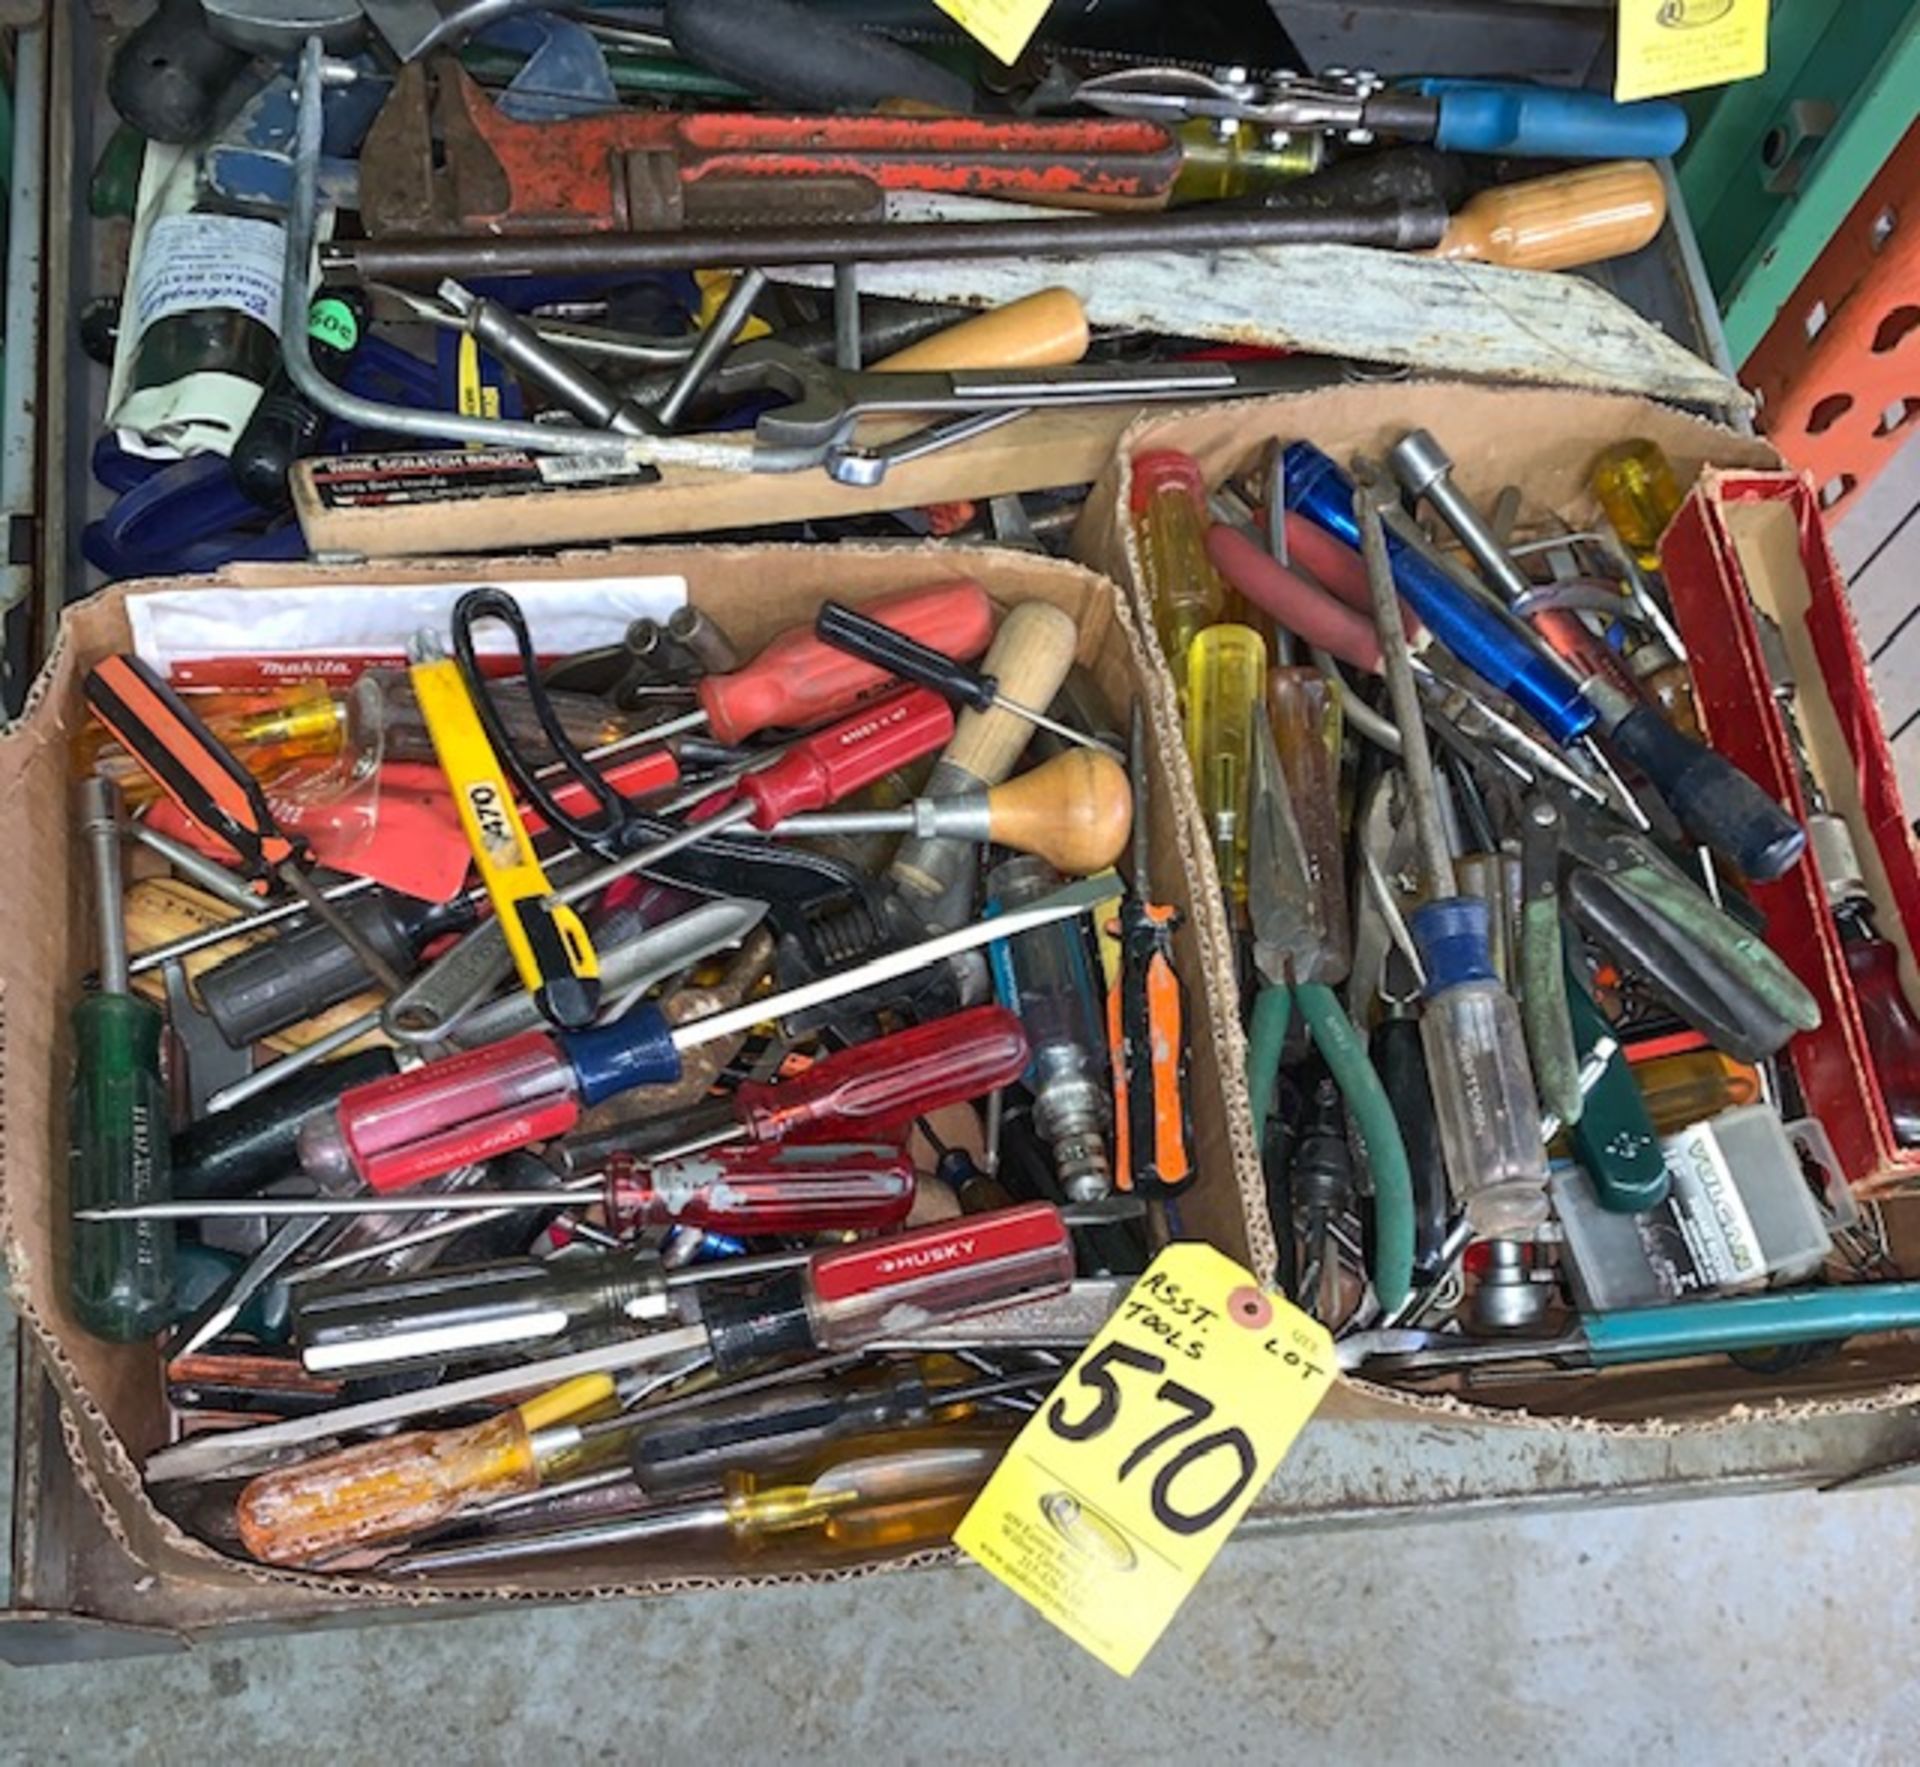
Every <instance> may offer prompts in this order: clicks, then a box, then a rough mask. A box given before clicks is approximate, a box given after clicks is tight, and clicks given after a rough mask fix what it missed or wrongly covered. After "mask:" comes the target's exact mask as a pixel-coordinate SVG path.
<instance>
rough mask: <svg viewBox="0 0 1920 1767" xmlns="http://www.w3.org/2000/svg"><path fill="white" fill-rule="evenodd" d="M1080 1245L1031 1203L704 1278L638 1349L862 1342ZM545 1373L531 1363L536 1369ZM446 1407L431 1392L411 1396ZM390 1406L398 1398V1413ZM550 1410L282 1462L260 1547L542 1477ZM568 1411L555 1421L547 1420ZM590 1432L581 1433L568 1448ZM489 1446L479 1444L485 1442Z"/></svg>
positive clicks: (360, 1534)
mask: <svg viewBox="0 0 1920 1767" xmlns="http://www.w3.org/2000/svg"><path fill="white" fill-rule="evenodd" d="M1072 1278H1073V1245H1072V1241H1071V1239H1070V1238H1069V1236H1068V1231H1067V1228H1066V1225H1065V1223H1064V1222H1063V1221H1062V1220H1061V1218H1060V1216H1059V1214H1058V1212H1057V1211H1056V1210H1054V1209H1052V1208H1050V1207H1048V1206H1047V1205H1046V1204H1044V1203H1028V1204H1025V1205H1022V1206H1021V1207H1018V1208H1013V1209H1006V1210H1002V1211H1000V1212H999V1213H997V1214H992V1215H972V1216H968V1217H966V1218H964V1219H963V1220H960V1221H956V1222H942V1223H940V1224H939V1225H937V1226H934V1227H924V1228H920V1229H917V1230H915V1231H913V1232H909V1233H903V1234H897V1235H894V1236H893V1237H891V1238H887V1239H879V1240H873V1241H869V1242H866V1243H863V1244H860V1245H854V1246H843V1247H835V1248H833V1249H831V1250H828V1251H821V1252H815V1253H814V1254H813V1255H812V1256H811V1257H810V1258H809V1259H808V1260H807V1261H806V1264H805V1265H804V1267H802V1268H799V1269H791V1270H788V1271H786V1272H784V1273H782V1274H779V1275H776V1276H773V1277H771V1278H768V1279H766V1280H764V1281H761V1282H757V1283H745V1284H732V1283H715V1284H713V1285H712V1286H711V1287H710V1288H705V1289H703V1290H702V1291H701V1293H702V1298H701V1302H700V1314H701V1319H702V1323H701V1324H699V1325H694V1326H687V1327H682V1328H679V1329H674V1330H668V1331H661V1332H656V1333H654V1334H652V1335H651V1337H649V1338H646V1339H643V1340H641V1341H640V1342H638V1343H636V1344H633V1345H631V1346H629V1347H628V1353H627V1354H628V1359H629V1360H630V1365H632V1366H639V1365H641V1364H643V1363H646V1362H658V1361H662V1360H665V1359H667V1358H670V1357H679V1356H685V1355H686V1354H688V1353H689V1352H698V1351H706V1352H709V1353H710V1354H711V1356H712V1358H713V1364H714V1367H715V1368H716V1370H718V1371H719V1372H721V1373H728V1372H731V1371H733V1370H735V1369H738V1368H742V1367H745V1366H748V1365H750V1364H753V1363H756V1362H759V1361H762V1360H766V1359H769V1358H774V1357H780V1356H785V1355H790V1354H795V1353H800V1354H805V1353H808V1352H812V1351H821V1350H829V1351H837V1350H850V1349H857V1348H859V1347H861V1346H863V1345H865V1344H868V1343H872V1342H875V1341H877V1340H880V1339H881V1338H883V1337H884V1336H885V1335H886V1334H887V1333H889V1332H892V1331H895V1330H896V1329H897V1328H898V1326H899V1324H900V1322H901V1320H902V1319H903V1318H907V1317H910V1318H912V1319H914V1320H915V1321H916V1322H917V1324H923V1323H926V1322H931V1321H936V1320H946V1319H955V1318H959V1317H962V1316H964V1315H966V1314H969V1313H976V1312H982V1311H985V1310H988V1309H990V1308H994V1307H1001V1306H1007V1305H1010V1304H1012V1303H1014V1302H1016V1301H1028V1300H1039V1299H1041V1298H1043V1297H1045V1296H1048V1295H1052V1294H1058V1293H1060V1292H1062V1291H1063V1290H1064V1289H1065V1288H1066V1287H1067V1285H1068V1284H1069V1283H1070V1282H1071V1281H1072ZM527 1378H531V1377H528V1376H525V1375H523V1380H524V1379H527ZM412 1397H415V1398H417V1399H419V1400H420V1401H421V1404H420V1407H419V1408H420V1409H433V1408H436V1407H435V1404H434V1396H433V1395H432V1394H431V1393H426V1394H420V1395H413V1396H412ZM361 1409H363V1408H360V1407H352V1406H349V1407H345V1408H342V1410H341V1412H339V1413H336V1414H335V1417H334V1419H333V1420H332V1427H331V1430H330V1429H329V1420H328V1419H327V1416H326V1414H325V1413H321V1414H320V1415H319V1417H318V1418H315V1419H302V1420H299V1421H300V1423H301V1424H303V1425H306V1426H308V1427H306V1428H297V1429H288V1428H287V1427H286V1426H277V1427H275V1426H270V1427H269V1429H268V1430H263V1431H255V1432H249V1433H250V1434H252V1435H253V1436H254V1438H255V1440H256V1441H258V1442H261V1443H263V1444H264V1443H265V1442H268V1441H289V1440H311V1439H312V1438H313V1436H315V1435H318V1434H324V1433H341V1432H343V1431H344V1430H345V1429H346V1428H348V1427H353V1426H352V1425H351V1423H350V1422H349V1421H347V1420H349V1419H351V1418H353V1416H354V1414H355V1412H356V1411H359V1410H361ZM390 1409H391V1407H384V1408H383V1411H384V1410H390ZM542 1421H543V1420H534V1419H529V1418H527V1417H526V1416H524V1415H520V1414H516V1413H515V1412H508V1413H506V1414H504V1415H503V1416H502V1417H498V1418H491V1419H489V1420H487V1421H486V1422H485V1423H482V1424H477V1425H472V1426H468V1427H467V1428H465V1429H456V1430H447V1431H439V1432H418V1433H414V1434H410V1435H401V1436H390V1437H386V1438H384V1439H382V1440H379V1441H375V1442H369V1443H365V1444H363V1445H361V1446H358V1447H353V1448H347V1449H344V1450H341V1451H340V1452H338V1453H335V1454H328V1455H322V1456H321V1457H319V1458H318V1459H315V1460H309V1461H306V1462H303V1463H301V1464H299V1465H296V1466H291V1467H287V1468H284V1469H279V1470H276V1471H273V1472H269V1473H267V1474H265V1475H263V1476H262V1477H260V1478H258V1479H255V1480H254V1481H252V1483H250V1484H249V1485H248V1486H247V1488H246V1489H245V1490H244V1491H243V1492H242V1493H241V1496H240V1502H239V1515H240V1521H241V1534H242V1538H243V1540H245V1542H246V1546H247V1550H248V1551H249V1552H251V1553H252V1554H253V1555H254V1556H255V1557H256V1558H259V1559H262V1560H264V1561H265V1562H267V1563H269V1564H291V1563H301V1562H304V1561H306V1560H308V1559H311V1558H314V1557H318V1556H320V1555H321V1554H322V1553H327V1552H334V1551H338V1550H341V1549H342V1548H345V1547H347V1546H354V1545H364V1544H367V1543H369V1542H372V1541H377V1540H386V1539H394V1538H397V1537H398V1536H400V1535H403V1534H406V1533H411V1532H414V1531H416V1530H417V1529H419V1528H421V1527H424V1526H426V1525H428V1524H429V1523H431V1522H436V1521H440V1520H443V1519H444V1518H445V1517H446V1516H448V1515H451V1514H454V1513H457V1511H458V1510H459V1509H461V1508H465V1507H468V1506H470V1505H471V1504H473V1503H476V1502H481V1501H484V1500H486V1499H487V1498H490V1497H496V1496H500V1495H502V1494H503V1493H504V1492H506V1491H508V1490H528V1489H531V1488H533V1486H534V1485H536V1484H538V1483H539V1478H540V1463H541V1459H542V1453H541V1450H542V1446H543V1444H540V1443H539V1442H538V1441H537V1436H536V1432H537V1431H538V1430H539V1428H540V1427H541V1426H542ZM549 1421H557V1420H549ZM575 1446H576V1443H575V1442H574V1441H572V1440H571V1439H569V1440H568V1441H567V1442H566V1447H567V1448H568V1449H572V1448H573V1447H575ZM476 1449H479V1450H480V1452H475V1450H476Z"/></svg>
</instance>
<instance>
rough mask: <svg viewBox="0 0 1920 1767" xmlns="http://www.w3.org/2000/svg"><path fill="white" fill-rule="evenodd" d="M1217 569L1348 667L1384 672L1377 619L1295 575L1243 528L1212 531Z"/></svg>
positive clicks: (1216, 527) (1209, 539)
mask: <svg viewBox="0 0 1920 1767" xmlns="http://www.w3.org/2000/svg"><path fill="white" fill-rule="evenodd" d="M1207 556H1208V557H1209V558H1210V559H1212V560H1213V568H1214V569H1215V570H1217V571H1218V572H1219V573H1220V574H1221V576H1223V577H1225V578H1226V580H1227V581H1228V582H1229V583H1231V584H1232V585H1233V586H1234V588H1236V589H1238V590H1239V591H1240V593H1241V594H1242V595H1244V596H1245V597H1246V598H1247V599H1248V600H1249V601H1250V602H1252V603H1253V605H1254V606H1255V607H1257V608H1259V609H1260V610H1261V611H1262V612H1263V613H1268V614H1271V615H1272V616H1273V617H1274V619H1275V620H1277V621H1278V622H1279V623H1280V624H1281V625H1282V626H1284V627H1286V629H1287V630H1288V631H1289V632H1294V633H1298V634H1299V636H1300V637H1302V638H1304V639H1305V640H1306V641H1307V642H1308V643H1309V644H1315V645H1319V646H1320V647H1321V648H1322V649H1324V650H1330V651H1332V652H1333V654H1334V655H1335V656H1337V657H1338V658H1339V659H1340V660H1341V661H1342V662H1343V663H1351V664H1352V665H1353V666H1354V667H1355V668H1356V669H1364V670H1365V671H1366V672H1367V673H1368V674H1370V675H1376V674H1378V673H1379V672H1380V638H1379V634H1378V633H1376V632H1375V631H1374V629H1373V622H1372V620H1370V619H1368V618H1367V617H1366V615H1364V614H1361V613H1357V612H1356V611H1355V610H1354V609H1353V608H1350V607H1349V606H1347V604H1346V603H1345V602H1344V601H1340V600H1338V599H1336V598H1335V597H1334V596H1333V595H1331V594H1330V593H1328V591H1326V590H1325V589H1322V588H1321V587H1320V586H1319V584H1317V583H1313V582H1310V581H1309V580H1308V579H1307V578H1305V577H1303V576H1301V575H1300V574H1299V573H1298V572H1297V571H1290V570H1288V569H1287V567H1286V566H1285V565H1283V564H1281V563H1280V562H1279V561H1278V560H1277V559H1275V558H1274V557H1273V556H1272V555H1271V554H1270V553H1268V552H1267V551H1266V550H1265V549H1264V548H1262V547H1260V546H1259V545H1257V544H1255V542H1253V541H1252V540H1249V539H1248V538H1247V537H1246V535H1245V534H1243V533H1241V532H1240V531H1239V529H1238V528H1229V527H1226V526H1223V525H1221V524H1219V523H1216V524H1215V525H1214V526H1213V527H1211V528H1209V529H1208V530H1207Z"/></svg>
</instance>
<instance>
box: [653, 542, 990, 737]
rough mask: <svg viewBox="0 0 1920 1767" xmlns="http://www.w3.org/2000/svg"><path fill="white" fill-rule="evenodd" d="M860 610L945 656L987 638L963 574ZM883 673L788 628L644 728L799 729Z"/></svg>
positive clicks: (983, 611)
mask: <svg viewBox="0 0 1920 1767" xmlns="http://www.w3.org/2000/svg"><path fill="white" fill-rule="evenodd" d="M867 612H868V613H869V614H870V615H871V616H872V617H873V618H874V619H876V620H878V621H879V622H880V623H881V624H882V625H884V626H888V627H891V628H893V629H894V630H895V631H898V632H903V633H905V634H906V635H907V636H908V637H909V638H914V639H918V640H920V641H921V642H923V643H927V644H938V645H940V646H941V647H942V649H943V650H944V651H945V652H946V654H947V655H949V656H952V657H959V658H963V659H964V658H968V657H977V656H978V655H980V653H981V652H982V651H984V650H985V649H986V648H987V644H988V641H989V640H990V639H991V638H992V637H993V604H992V603H991V602H989V601H988V600H987V596H986V591H985V590H983V589H982V588H981V587H980V585H979V584H978V583H973V582H968V581H966V580H964V579H963V580H960V581H957V582H952V583H940V584H936V585H934V586H933V587H932V588H930V589H903V590H901V591H899V592H898V593H897V594H893V595H882V596H880V597H878V598H877V599H876V600H873V601H870V602H868V603H867ZM891 679H892V672H891V671H890V670H889V669H886V668H883V667H880V666H879V665H877V664H874V663H870V662H867V661H865V660H863V659H862V658H860V657H856V656H853V655H851V654H850V653H849V652H847V651H844V650H840V649H837V648H836V647H835V646H833V645H831V644H826V643H823V642H822V641H821V640H820V639H819V638H817V637H815V636H814V634H813V632H812V630H811V629H810V628H808V627H805V626H795V627H793V628H791V629H790V630H788V631H786V632H784V633H782V634H781V635H780V636H779V637H778V638H776V639H774V641H773V642H772V643H771V644H769V645H768V646H767V647H766V648H765V649H764V650H763V651H761V652H760V654H759V655H758V656H756V657H755V658H754V659H753V661H752V662H750V663H748V664H747V665H746V666H745V667H744V668H741V669H736V670H734V671H733V672H732V673H731V674H727V675H707V676H704V677H702V679H701V680H700V682H699V683H698V685H697V686H696V687H695V689H694V696H695V698H697V699H698V700H699V702H700V709H699V710H698V711H694V712H688V713H686V714H685V715H684V716H682V717H678V718H670V719H668V720H666V721H665V722H664V723H660V724H656V725H654V726H653V727H652V729H651V730H650V731H649V734H650V735H651V736H653V737H654V738H655V739H656V740H662V741H664V740H665V739H666V738H667V737H669V736H676V735H678V734H679V733H680V732H681V731H683V730H698V729H700V728H702V727H703V726H704V727H705V728H706V729H708V730H709V731H711V732H712V734H713V738H714V740H715V741H716V742H724V743H738V742H744V741H746V739H747V738H748V737H750V736H753V735H755V734H757V733H758V732H760V731H762V730H770V729H775V728H778V729H783V730H804V729H806V728H808V727H809V726H810V725H814V724H818V723H820V722H821V721H822V720H824V719H827V718H831V717H834V716H836V715H837V714H839V713H841V712H845V711H847V710H849V709H850V708H851V707H852V706H853V705H854V704H855V703H856V702H857V701H859V700H861V699H863V698H864V697H866V695H868V694H870V693H873V692H875V691H877V690H878V689H880V688H882V687H885V686H887V685H888V683H889V682H890V680H891Z"/></svg>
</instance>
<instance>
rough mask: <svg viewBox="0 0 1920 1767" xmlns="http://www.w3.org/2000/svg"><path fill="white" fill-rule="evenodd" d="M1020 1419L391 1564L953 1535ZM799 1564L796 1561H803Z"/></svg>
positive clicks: (928, 1433) (931, 1432)
mask: <svg viewBox="0 0 1920 1767" xmlns="http://www.w3.org/2000/svg"><path fill="white" fill-rule="evenodd" d="M1012 1440H1013V1424H1012V1423H1011V1422H1008V1423H1003V1424H995V1423H990V1422H986V1421H981V1422H969V1423H966V1424H942V1425H936V1426H931V1427H927V1428H922V1429H917V1430H891V1431H886V1432H883V1433H880V1434H875V1435H871V1436H866V1437H861V1438H857V1439H855V1440H852V1441H847V1442H839V1443H835V1444H833V1445H832V1446H831V1447H829V1448H828V1449H827V1450H826V1452H825V1454H824V1455H823V1456H822V1458H821V1460H820V1461H819V1462H818V1463H817V1464H816V1466H815V1467H814V1468H813V1469H812V1471H811V1472H810V1473H809V1474H808V1475H806V1476H804V1477H803V1478H801V1479H799V1480H795V1479H794V1478H793V1477H792V1475H791V1474H782V1475H767V1474H761V1473H756V1472H751V1471H748V1470H746V1469H744V1468H733V1469H730V1470H729V1471H728V1472H727V1473H726V1474H725V1481H724V1490H723V1494H722V1495H720V1496H717V1497H713V1498H709V1499H706V1500H704V1501H702V1500H698V1499H692V1498H689V1499H686V1500H684V1501H681V1502H676V1503H673V1504H668V1505H665V1506H663V1507H660V1508H657V1509H649V1510H643V1511H641V1512H639V1513H636V1514H634V1515H630V1516H613V1517H609V1518H607V1519H605V1520H600V1521H588V1522H580V1523H576V1524H574V1525H572V1526H569V1527H563V1528H551V1529H541V1530H529V1531H526V1532H520V1533H513V1534H505V1535H500V1536H497V1537H493V1538H486V1539H481V1540H477V1541H472V1542H468V1543H464V1544H460V1545H453V1546H438V1547H429V1548H425V1549H422V1550H420V1551H417V1552H411V1553H408V1554H406V1555H405V1556H404V1557H403V1558H401V1559H399V1560H397V1561H395V1562H394V1563H391V1564H389V1565H387V1566H385V1567H383V1568H384V1569H386V1570H388V1571H390V1572H394V1573H404V1574H407V1575H417V1574H419V1573H422V1572H427V1571H442V1572H444V1571H452V1570H460V1569H463V1568H470V1567H472V1566H476V1565H487V1564H497V1563H500V1562H502V1561H505V1560H511V1559H517V1558H526V1557H539V1558H545V1557H551V1556H553V1555H555V1554H561V1553H571V1552H584V1551H588V1550H591V1549H595V1548H606V1547H616V1546H636V1545H644V1544H646V1543H649V1542H660V1543H670V1542H675V1541H690V1542H691V1541H698V1540H700V1539H702V1538H710V1537H712V1536H715V1535H719V1536H721V1537H722V1538H724V1539H726V1540H728V1541H729V1542H730V1543H731V1544H732V1546H733V1548H734V1550H735V1552H736V1553H737V1554H739V1555H741V1556H747V1555H757V1554H759V1553H763V1552H776V1551H778V1550H780V1549H781V1548H782V1547H790V1549H791V1550H792V1551H793V1552H794V1553H795V1554H796V1555H798V1557H799V1563H804V1564H814V1563H818V1562H819V1557H820V1555H821V1553H822V1550H823V1549H825V1550H826V1551H827V1552H829V1553H831V1552H835V1551H837V1552H842V1553H848V1554H856V1555H857V1554H862V1553H873V1552H878V1551H882V1550H887V1551H893V1552H901V1551H907V1550H910V1549H912V1548H914V1547H932V1546H940V1545H944V1544H945V1543H946V1541H947V1540H948V1539H949V1538H950V1537H951V1535H952V1533H953V1530H954V1529H955V1528H956V1527H958V1526H959V1524H960V1519H961V1517H962V1516H964V1515H965V1514H966V1513H967V1510H968V1508H969V1507H970V1506H971V1505H972V1503H973V1500H974V1498H975V1497H976V1496H977V1495H978V1494H979V1491H980V1487H981V1486H982V1485H984V1484H985V1483H986V1482H987V1479H988V1477H989V1475H990V1474H991V1473H992V1472H993V1469H994V1468H995V1467H996V1466H998V1465H999V1464H1000V1461H1001V1460H1002V1459H1003V1458H1004V1457H1005V1454H1006V1451H1007V1447H1008V1444H1009V1443H1011V1442H1012ZM799 1563H797V1564H796V1566H795V1568H796V1569H798V1568H799Z"/></svg>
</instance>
